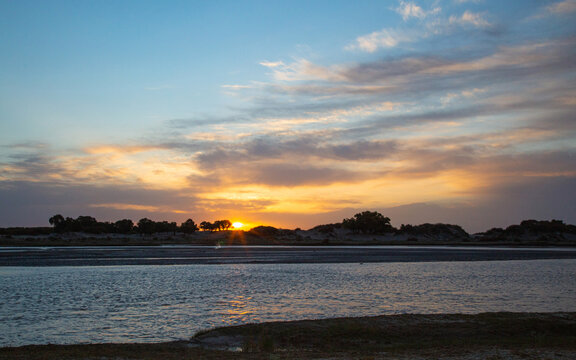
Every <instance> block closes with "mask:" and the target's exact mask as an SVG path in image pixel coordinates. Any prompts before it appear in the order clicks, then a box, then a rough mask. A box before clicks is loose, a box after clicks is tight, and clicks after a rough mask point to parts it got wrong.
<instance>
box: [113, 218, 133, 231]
mask: <svg viewBox="0 0 576 360" xmlns="http://www.w3.org/2000/svg"><path fill="white" fill-rule="evenodd" d="M114 230H115V231H116V232H118V233H120V234H128V233H130V232H132V230H134V222H133V221H132V220H130V219H122V220H118V221H116V222H115V223H114Z"/></svg>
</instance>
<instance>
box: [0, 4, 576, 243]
mask: <svg viewBox="0 0 576 360" xmlns="http://www.w3.org/2000/svg"><path fill="white" fill-rule="evenodd" d="M0 54H1V56H0V226H3V227H8V226H48V219H49V218H50V217H51V216H52V215H55V214H62V215H64V216H69V217H73V218H75V217H77V216H80V215H89V216H94V217H96V218H97V219H98V220H100V221H116V220H119V219H123V218H129V219H132V220H134V221H137V220H138V219H140V218H143V217H147V218H150V219H153V220H156V221H161V220H168V221H176V222H179V223H180V222H183V221H184V220H186V219H188V218H192V219H194V220H195V221H196V222H200V221H204V220H206V221H214V220H217V219H230V220H232V221H240V222H243V223H245V224H247V226H256V225H259V224H265V225H271V226H276V227H283V228H292V229H293V228H297V227H300V228H303V229H307V228H310V227H313V226H315V225H318V224H325V223H333V222H340V221H342V219H343V218H346V217H351V216H353V215H354V214H355V213H357V212H360V211H365V210H371V211H379V212H381V213H382V214H383V215H385V216H388V217H390V218H391V220H392V225H394V226H400V225H401V224H408V223H409V224H421V223H437V222H443V223H451V224H459V225H461V226H463V227H464V229H465V230H467V231H469V232H479V231H484V230H487V229H490V228H492V227H506V226H508V225H511V224H517V223H519V222H520V221H522V220H525V219H537V220H551V219H559V220H563V221H565V222H567V223H572V224H574V223H576V115H575V114H576V0H549V1H548V0H522V1H501V0H498V1H492V0H436V1H424V0H420V1H416V0H414V1H403V0H400V1H395V0H390V1H384V0H378V1H371V0H363V1H339V0H314V1H308V0H307V1H301V0H291V1H278V0H262V1H256V0H246V1H226V0H214V1H191V0H189V1H184V0H172V1H163V0H154V1H153V0H138V1H136V0H131V1H129V0H114V1H112V0H93V1H92V0H80V1H75V0H74V1H73V0H66V1H64V0H49V1H45V0H17V1H16V0H0Z"/></svg>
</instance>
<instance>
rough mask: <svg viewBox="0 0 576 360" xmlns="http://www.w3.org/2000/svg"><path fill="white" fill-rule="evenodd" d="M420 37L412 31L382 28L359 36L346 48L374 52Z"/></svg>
mask: <svg viewBox="0 0 576 360" xmlns="http://www.w3.org/2000/svg"><path fill="white" fill-rule="evenodd" d="M418 38H419V36H418V35H417V34H415V33H414V32H411V31H400V30H394V29H382V30H380V31H374V32H373V33H370V34H368V35H363V36H359V37H358V38H356V41H355V42H354V43H353V44H350V45H348V46H346V50H360V51H365V52H368V53H373V52H376V51H377V50H379V49H381V48H393V47H396V46H398V45H399V44H400V43H406V42H413V41H416V40H417V39H418Z"/></svg>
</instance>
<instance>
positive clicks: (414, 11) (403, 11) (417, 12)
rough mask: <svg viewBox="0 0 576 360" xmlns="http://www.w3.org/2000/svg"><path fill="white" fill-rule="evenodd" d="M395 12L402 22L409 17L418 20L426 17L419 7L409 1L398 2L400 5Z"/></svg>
mask: <svg viewBox="0 0 576 360" xmlns="http://www.w3.org/2000/svg"><path fill="white" fill-rule="evenodd" d="M395 10H396V12H397V13H398V14H400V15H402V19H404V21H406V20H407V19H409V18H411V17H415V18H419V19H423V18H425V17H426V12H425V11H424V10H423V9H422V8H421V7H420V6H418V5H416V4H414V3H413V2H410V1H400V5H399V6H398V7H397V8H396V9H395Z"/></svg>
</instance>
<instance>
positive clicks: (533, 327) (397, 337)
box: [0, 313, 576, 360]
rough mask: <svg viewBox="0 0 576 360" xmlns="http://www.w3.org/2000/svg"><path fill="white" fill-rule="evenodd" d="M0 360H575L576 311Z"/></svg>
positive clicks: (292, 328) (262, 333)
mask: <svg viewBox="0 0 576 360" xmlns="http://www.w3.org/2000/svg"><path fill="white" fill-rule="evenodd" d="M226 349H235V350H237V351H229V350H226ZM238 350H242V351H238ZM0 359H99V360H104V359H115V360H119V359H162V360H171V359H413V360H416V359H491V360H498V359H576V313H485V314H478V315H461V314H459V315H391V316H377V317H363V318H339V319H326V320H305V321H292V322H271V323H263V324H250V325H242V326H233V327H225V328H218V329H214V330H209V331H204V332H201V333H198V334H196V335H195V336H194V337H193V338H192V339H191V340H190V341H182V342H173V343H160V344H93V345H35V346H23V347H15V348H0Z"/></svg>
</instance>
